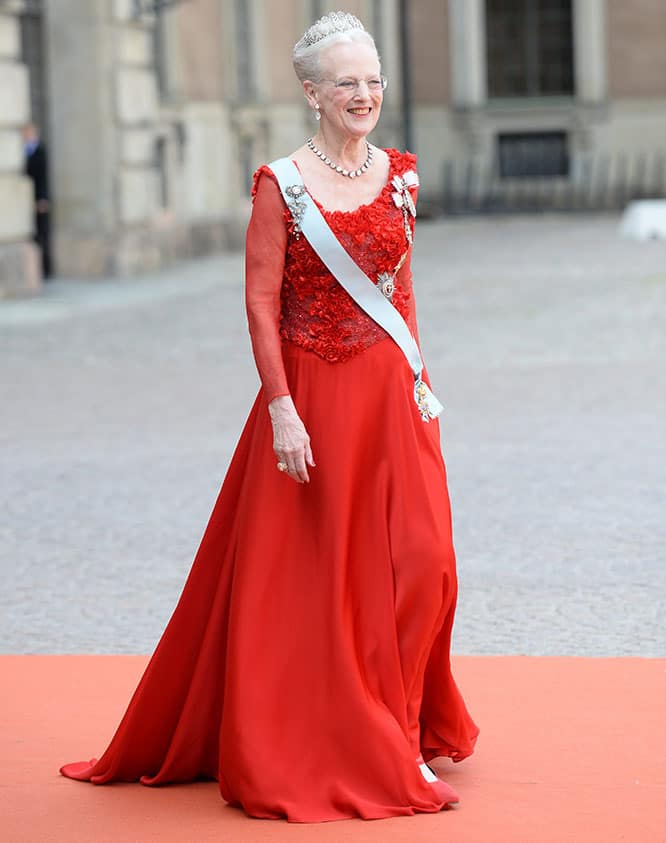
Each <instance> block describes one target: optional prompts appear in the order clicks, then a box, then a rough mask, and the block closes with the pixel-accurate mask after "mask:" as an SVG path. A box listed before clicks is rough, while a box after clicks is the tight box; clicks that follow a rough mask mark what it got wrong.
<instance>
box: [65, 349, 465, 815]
mask: <svg viewBox="0 0 666 843" xmlns="http://www.w3.org/2000/svg"><path fill="white" fill-rule="evenodd" d="M284 358H285V367H286V370H287V376H288V379H289V384H290V387H291V390H292V395H293V397H294V401H295V404H296V407H297V408H298V410H299V413H300V414H301V416H302V418H303V421H304V423H305V425H306V427H307V429H308V432H309V433H310V436H311V440H312V449H313V453H314V458H315V462H316V463H317V467H316V468H314V469H311V471H310V475H311V482H310V483H309V484H303V485H299V484H297V483H295V482H294V481H293V480H291V479H290V478H289V477H287V476H285V475H283V474H281V473H280V472H278V471H277V470H276V467H275V465H276V459H275V456H274V453H273V449H272V430H271V424H270V419H269V416H268V412H267V408H266V404H265V401H264V399H263V398H262V397H261V395H260V396H259V397H258V399H257V401H256V402H255V405H254V407H253V409H252V411H251V413H250V416H249V418H248V421H247V424H246V426H245V428H244V431H243V434H242V436H241V439H240V441H239V444H238V447H237V449H236V452H235V454H234V457H233V459H232V462H231V465H230V467H229V471H228V474H227V476H226V479H225V481H224V484H223V486H222V489H221V491H220V494H219V497H218V500H217V502H216V504H215V508H214V510H213V513H212V515H211V518H210V521H209V524H208V526H207V529H206V532H205V534H204V537H203V539H202V542H201V545H200V548H199V550H198V553H197V556H196V559H195V562H194V565H193V567H192V570H191V572H190V575H189V577H188V579H187V582H186V584H185V587H184V590H183V593H182V595H181V597H180V600H179V602H178V605H177V607H176V609H175V611H174V614H173V616H172V618H171V620H170V622H169V624H168V626H167V628H166V630H165V632H164V634H163V636H162V638H161V640H160V642H159V645H158V647H157V649H156V650H155V653H154V654H153V657H152V659H151V661H150V663H149V665H148V667H147V669H146V671H145V673H144V675H143V678H142V679H141V682H140V684H139V686H138V688H137V690H136V692H135V693H134V696H133V697H132V700H131V702H130V704H129V707H128V709H127V712H126V713H125V716H124V718H123V720H122V722H121V724H120V726H119V727H118V730H117V732H116V734H115V736H114V738H113V740H112V742H111V744H110V746H109V747H108V749H107V750H106V752H105V753H104V755H103V756H102V757H101V758H100V759H99V760H92V761H90V762H79V763H73V764H66V765H65V766H64V767H62V769H61V772H62V773H63V774H64V775H65V776H69V777H71V778H75V779H82V780H87V781H91V782H94V783H95V784H104V783H106V782H111V781H136V780H140V781H141V782H142V783H143V784H146V785H160V784H166V783H168V782H186V781H192V780H194V779H201V778H215V779H218V780H219V784H220V790H221V793H222V796H223V797H224V799H225V800H227V801H228V802H230V803H232V804H234V805H238V806H242V808H243V809H244V810H245V811H246V812H247V813H248V814H249V815H251V816H254V817H267V818H279V817H286V818H287V819H288V820H291V821H296V822H316V821H323V820H335V819H342V818H346V817H364V818H366V819H370V818H379V817H389V816H399V815H405V814H414V813H417V812H422V811H424V812H432V811H438V810H440V809H441V807H442V803H441V802H440V801H438V799H437V797H436V795H435V794H434V792H433V789H432V788H431V786H430V785H429V784H428V783H427V782H426V781H425V779H424V778H423V775H422V773H421V772H420V770H419V768H418V765H417V764H416V761H415V759H416V756H417V755H418V754H419V752H422V753H423V756H424V757H425V759H426V761H428V760H430V759H431V758H433V757H435V756H450V757H451V758H453V759H454V760H456V761H458V760H461V759H463V758H464V757H465V756H467V755H469V754H470V753H471V752H472V750H473V747H474V742H475V739H476V736H477V732H478V730H477V728H476V726H475V725H474V723H473V722H472V720H471V718H470V716H469V714H468V713H467V710H466V708H465V705H464V703H463V700H462V698H461V696H460V693H459V691H458V688H457V687H456V684H455V682H454V680H453V677H452V675H451V670H450V663H449V648H450V640H451V627H452V623H453V615H454V609H455V603H456V593H457V584H456V572H455V557H454V552H453V546H452V541H451V518H450V508H449V499H448V493H447V487H446V473H445V468H444V463H443V460H442V456H441V452H440V443H439V426H438V424H437V422H430V423H429V424H424V422H423V421H421V419H420V417H419V415H418V413H417V412H416V407H415V404H414V400H413V397H412V390H413V376H412V374H411V371H410V369H409V367H408V366H407V364H406V362H405V359H404V357H403V355H402V353H401V352H400V351H399V349H398V348H397V346H396V345H395V344H394V343H393V341H392V340H390V339H387V340H384V341H382V342H380V343H378V344H376V345H374V346H372V347H370V348H369V349H367V350H366V351H365V352H363V353H361V354H359V355H358V356H356V357H353V358H352V359H351V360H349V361H347V362H344V363H335V364H333V363H329V362H326V361H324V360H322V359H321V358H319V357H317V356H316V355H315V354H313V353H311V352H307V351H304V350H302V349H300V348H298V347H296V346H294V345H291V344H285V347H284Z"/></svg>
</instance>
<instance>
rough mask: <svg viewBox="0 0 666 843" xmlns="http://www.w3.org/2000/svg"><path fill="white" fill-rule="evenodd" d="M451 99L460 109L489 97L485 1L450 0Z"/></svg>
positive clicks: (477, 103) (470, 106)
mask: <svg viewBox="0 0 666 843" xmlns="http://www.w3.org/2000/svg"><path fill="white" fill-rule="evenodd" d="M449 54H450V56H451V82H452V86H451V87H452V95H453V96H452V99H453V104H454V106H456V107H458V108H478V107H479V106H482V105H484V104H485V102H486V99H487V96H488V84H487V76H486V73H487V71H486V67H487V64H486V10H485V3H484V0H449Z"/></svg>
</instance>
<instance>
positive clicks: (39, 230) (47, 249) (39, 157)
mask: <svg viewBox="0 0 666 843" xmlns="http://www.w3.org/2000/svg"><path fill="white" fill-rule="evenodd" d="M23 144H24V150H25V173H26V175H27V176H29V177H30V179H31V180H32V184H33V188H34V196H35V231H34V239H35V242H36V243H37V245H38V246H39V248H40V250H41V253H42V273H43V276H44V278H50V276H51V203H50V195H49V168H48V158H47V152H46V147H45V145H44V143H43V141H42V140H41V138H40V136H39V129H38V127H37V126H36V125H35V124H34V123H28V124H27V125H26V126H24V128H23Z"/></svg>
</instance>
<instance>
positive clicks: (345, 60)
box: [303, 41, 384, 138]
mask: <svg viewBox="0 0 666 843" xmlns="http://www.w3.org/2000/svg"><path fill="white" fill-rule="evenodd" d="M320 68H321V78H320V81H319V82H318V83H316V84H315V83H312V82H305V83H304V84H303V87H304V89H305V93H306V96H307V98H308V100H309V102H310V103H311V104H312V105H314V103H315V102H317V103H319V111H320V114H321V117H322V128H323V129H332V130H333V131H335V132H336V134H338V135H342V136H343V137H350V138H363V137H365V136H366V135H368V134H369V133H370V132H371V131H372V130H373V129H374V128H375V126H376V125H377V120H378V119H379V113H380V111H381V107H382V100H383V98H384V92H383V90H382V89H381V87H379V89H378V90H377V89H376V83H377V81H378V80H379V79H380V66H379V58H378V56H377V52H376V50H375V49H374V47H373V46H372V45H371V44H367V43H364V42H362V41H355V42H353V43H348V42H344V41H341V42H337V43H334V44H331V46H330V47H328V48H327V49H325V50H324V51H322V54H321V57H320ZM355 83H360V84H359V85H358V86H357V85H356V84H355ZM368 83H370V86H368Z"/></svg>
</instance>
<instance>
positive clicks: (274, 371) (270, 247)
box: [245, 168, 289, 402]
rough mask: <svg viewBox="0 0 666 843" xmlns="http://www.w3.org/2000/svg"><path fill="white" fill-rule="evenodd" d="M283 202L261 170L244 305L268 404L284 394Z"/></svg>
mask: <svg viewBox="0 0 666 843" xmlns="http://www.w3.org/2000/svg"><path fill="white" fill-rule="evenodd" d="M284 210H285V208H284V202H283V201H282V195H281V194H280V189H279V187H278V186H277V184H276V182H275V181H274V180H273V178H272V176H271V175H269V174H268V173H267V171H266V170H264V169H263V168H262V170H260V171H259V172H258V174H257V176H256V182H255V193H254V204H253V206H252V216H251V217H250V223H249V225H248V228H247V237H246V243H245V307H246V310H247V319H248V326H249V329H250V338H251V340H252V351H253V353H254V360H255V363H256V365H257V370H258V372H259V377H260V378H261V384H262V387H263V390H264V394H265V396H266V400H267V401H268V402H270V401H272V399H273V398H275V397H276V396H277V395H288V394H289V386H288V384H287V376H286V374H285V370H284V362H283V360H282V342H281V340H280V290H281V288H282V276H283V272H284V260H285V253H286V249H287V227H286V225H285V221H284Z"/></svg>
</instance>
